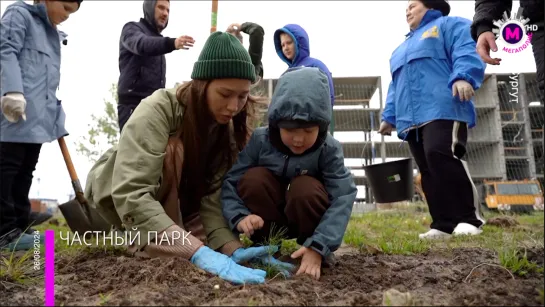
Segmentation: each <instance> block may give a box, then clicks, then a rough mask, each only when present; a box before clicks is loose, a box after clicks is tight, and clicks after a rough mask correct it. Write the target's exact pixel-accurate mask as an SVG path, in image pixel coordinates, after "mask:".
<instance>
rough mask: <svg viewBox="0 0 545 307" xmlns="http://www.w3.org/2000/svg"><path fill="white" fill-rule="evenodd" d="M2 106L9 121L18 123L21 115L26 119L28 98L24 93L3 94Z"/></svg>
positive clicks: (0, 102)
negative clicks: (26, 98)
mask: <svg viewBox="0 0 545 307" xmlns="http://www.w3.org/2000/svg"><path fill="white" fill-rule="evenodd" d="M0 106H1V107H2V113H3V114H4V116H5V117H6V118H7V120H8V121H10V122H12V123H16V122H18V121H19V117H22V118H23V120H26V114H25V109H26V100H25V97H24V96H23V94H21V93H13V92H12V93H7V94H6V95H5V96H2V99H1V101H0Z"/></svg>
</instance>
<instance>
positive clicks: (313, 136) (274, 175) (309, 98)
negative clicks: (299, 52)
mask: <svg viewBox="0 0 545 307" xmlns="http://www.w3.org/2000/svg"><path fill="white" fill-rule="evenodd" d="M329 93H330V91H329V84H328V78H327V76H326V75H325V74H324V73H322V72H321V71H320V70H319V69H318V68H313V67H304V68H302V67H300V68H292V69H289V70H288V71H287V72H286V73H285V74H284V75H282V77H281V78H280V79H279V80H278V84H277V86H276V88H275V91H274V94H273V97H272V102H271V105H270V107H269V113H268V116H269V126H268V127H260V128H257V129H256V130H255V131H254V133H253V134H252V136H251V138H250V141H249V142H248V145H246V147H245V148H244V149H243V150H242V152H241V153H240V154H239V156H238V159H237V162H236V164H235V165H234V166H233V167H232V169H231V170H230V171H229V172H228V173H227V174H226V177H225V180H224V183H223V187H222V205H223V214H224V216H225V218H226V219H227V221H228V223H229V225H230V227H231V229H232V230H233V231H234V232H235V233H245V234H246V235H247V236H248V237H250V239H251V240H252V241H253V242H254V243H260V242H263V241H264V240H265V239H267V238H268V237H269V235H270V230H271V226H272V223H274V226H275V227H277V226H280V227H285V229H287V233H286V235H287V236H286V237H287V238H297V243H298V244H299V245H302V247H301V248H300V249H299V250H298V251H296V252H295V253H293V254H292V258H299V257H301V256H302V260H301V266H300V268H299V270H298V272H297V274H301V273H306V274H310V275H311V276H314V277H315V278H319V276H320V271H321V264H322V262H323V260H325V259H330V258H329V257H330V256H333V255H332V253H333V252H334V251H335V250H336V249H337V248H339V246H340V245H341V243H342V238H343V236H344V233H345V231H346V227H347V224H348V220H349V218H350V215H351V213H352V206H353V204H354V200H355V198H356V194H357V189H356V185H355V183H354V180H353V177H352V174H351V173H350V171H349V170H348V169H347V168H346V167H345V165H344V155H343V152H342V147H341V144H340V143H339V141H337V140H336V139H334V138H333V137H332V136H331V134H329V133H328V131H327V129H328V125H329V122H330V119H331V105H330V96H329Z"/></svg>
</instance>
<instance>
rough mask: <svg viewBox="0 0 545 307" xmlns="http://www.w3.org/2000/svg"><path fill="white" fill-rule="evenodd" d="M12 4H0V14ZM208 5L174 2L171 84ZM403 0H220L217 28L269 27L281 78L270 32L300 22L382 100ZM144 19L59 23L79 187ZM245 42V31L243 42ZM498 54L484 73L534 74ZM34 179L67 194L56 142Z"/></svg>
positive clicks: (268, 45)
mask: <svg viewBox="0 0 545 307" xmlns="http://www.w3.org/2000/svg"><path fill="white" fill-rule="evenodd" d="M13 2H14V1H4V0H2V1H1V2H0V8H1V11H2V14H3V11H4V9H5V8H6V7H7V6H8V5H10V4H11V3H13ZM27 2H28V3H31V2H32V1H27ZM211 3H212V2H211V1H171V14H170V21H169V25H168V27H167V29H166V30H165V31H164V32H163V35H165V36H171V37H177V36H180V35H190V36H192V37H193V38H194V39H195V40H196V43H195V47H194V48H192V49H191V50H189V51H185V50H179V51H174V52H173V53H171V54H169V55H167V57H166V58H167V86H173V85H174V84H175V83H176V82H181V81H185V80H189V78H190V75H191V70H192V67H193V63H194V62H195V60H196V59H197V57H198V55H199V52H200V50H201V48H202V46H203V44H204V42H205V41H206V38H207V37H208V35H209V33H210V15H211ZM450 3H451V7H452V10H451V14H450V15H451V16H461V17H465V18H468V19H472V18H473V15H474V1H450ZM406 4H407V1H219V10H218V30H222V31H223V30H225V29H226V28H227V27H228V25H229V24H231V23H233V22H239V23H243V22H246V21H252V22H257V23H259V24H260V25H261V26H262V27H263V28H264V29H265V43H264V54H263V64H264V70H265V78H277V77H278V76H279V75H280V74H281V73H282V72H284V71H285V69H286V68H287V67H286V64H285V63H283V62H282V61H281V60H280V59H279V58H278V56H277V55H276V52H275V50H274V44H273V40H272V34H273V33H274V31H275V30H276V29H277V28H280V27H282V26H283V25H284V24H287V23H297V24H300V25H301V26H302V27H304V28H305V29H306V31H307V32H308V35H309V37H310V48H311V56H313V57H316V58H318V59H320V60H322V61H323V62H324V63H325V64H326V65H327V66H328V67H329V69H330V71H331V72H332V74H333V76H334V77H351V76H353V77H356V76H381V77H382V85H383V88H384V89H383V96H384V97H385V96H386V91H387V85H388V83H389V82H390V76H389V57H390V55H391V53H392V51H393V50H394V49H395V48H396V47H397V46H398V45H399V44H400V43H401V42H403V40H404V35H405V34H406V33H407V32H408V28H407V24H406V22H405V7H406ZM518 6H519V3H518V1H514V7H513V11H516V9H517V8H518ZM142 16H143V13H142V1H90V0H85V1H83V3H82V6H81V9H80V10H79V11H78V12H76V13H75V14H73V15H72V16H71V17H70V19H69V20H67V21H66V22H65V24H63V25H62V26H61V27H60V29H61V30H63V31H64V32H66V33H67V34H68V45H67V46H63V50H62V68H61V83H60V90H59V92H58V96H59V98H60V99H61V100H62V102H63V105H64V110H65V112H66V114H67V120H66V127H67V130H68V131H69V133H70V135H69V136H68V137H67V138H66V141H67V144H68V146H69V149H70V152H71V154H72V159H73V161H74V163H75V167H76V170H77V172H78V175H79V177H80V181H81V184H82V186H84V185H85V178H86V176H87V172H88V171H89V169H90V168H91V166H92V165H91V164H90V163H89V162H87V161H86V159H85V158H83V157H79V156H77V154H76V146H75V144H74V143H75V142H76V141H77V140H78V138H80V137H81V136H83V135H86V133H87V131H88V124H89V123H90V121H91V117H90V116H91V114H92V113H96V114H98V113H101V112H102V110H103V107H104V103H103V101H104V99H110V94H109V89H110V86H111V84H112V83H116V82H117V79H118V76H119V68H118V52H119V35H120V33H121V29H122V27H123V25H124V24H125V23H126V22H128V21H134V20H138V19H139V18H140V17H142ZM247 42H248V39H247V36H245V45H246V47H247ZM500 46H501V45H500ZM500 49H501V47H500ZM500 52H501V51H500ZM500 56H501V57H502V58H503V61H502V64H501V66H499V67H491V66H488V68H487V73H493V72H498V73H500V72H501V73H512V72H535V63H534V59H533V55H532V50H531V49H530V48H528V49H526V50H525V51H524V52H522V53H519V54H506V53H503V52H502V53H501V55H500ZM34 178H35V180H34V184H33V186H32V190H31V197H38V196H39V197H41V198H54V199H58V200H59V201H60V202H64V201H66V200H67V199H68V195H69V194H70V193H71V191H72V186H71V182H70V177H69V175H68V172H67V170H66V167H65V164H64V160H63V158H62V154H61V152H60V150H59V146H58V143H57V142H53V143H49V144H44V146H43V147H42V153H41V156H40V160H39V162H38V165H37V169H36V171H35V172H34ZM38 178H39V179H40V184H39V185H38V181H37V179H38Z"/></svg>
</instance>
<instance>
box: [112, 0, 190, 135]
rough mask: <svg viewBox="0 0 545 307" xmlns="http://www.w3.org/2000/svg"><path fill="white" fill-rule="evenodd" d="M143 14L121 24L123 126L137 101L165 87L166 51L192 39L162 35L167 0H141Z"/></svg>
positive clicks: (187, 44) (183, 47)
mask: <svg viewBox="0 0 545 307" xmlns="http://www.w3.org/2000/svg"><path fill="white" fill-rule="evenodd" d="M143 11H144V18H140V20H139V21H130V22H128V23H126V24H125V25H124V26H123V29H122V30H121V35H120V38H119V80H118V82H117V96H118V105H117V116H118V125H119V131H122V130H123V127H124V126H125V123H127V121H128V120H129V118H130V116H131V114H132V113H133V112H134V109H136V107H137V106H138V105H139V104H140V101H141V100H142V99H144V98H146V97H148V96H150V95H151V94H153V92H155V91H156V90H158V89H161V88H165V84H166V71H167V61H166V57H165V55H166V54H169V53H171V52H173V51H174V50H187V49H189V48H191V47H193V44H194V43H195V40H194V39H193V38H192V37H191V36H187V35H182V36H180V37H178V38H174V37H165V36H163V35H161V33H162V32H163V30H164V29H165V28H166V27H167V26H168V20H169V16H170V1H169V0H144V2H143Z"/></svg>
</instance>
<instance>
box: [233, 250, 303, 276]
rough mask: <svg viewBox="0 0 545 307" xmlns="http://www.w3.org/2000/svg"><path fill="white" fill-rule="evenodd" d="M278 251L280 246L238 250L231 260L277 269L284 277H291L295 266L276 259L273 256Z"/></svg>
mask: <svg viewBox="0 0 545 307" xmlns="http://www.w3.org/2000/svg"><path fill="white" fill-rule="evenodd" d="M277 251H278V246H270V245H269V246H259V247H250V248H239V249H237V250H236V251H235V252H234V253H233V255H232V256H231V259H233V261H234V262H236V263H243V262H257V263H260V264H262V265H270V266H273V267H275V268H276V269H277V270H278V271H280V273H282V274H283V275H284V276H286V277H289V276H290V275H291V272H292V271H293V270H294V269H295V265H293V264H291V263H287V262H282V261H280V260H278V259H275V258H274V257H273V256H272V255H273V254H274V253H276V252H277Z"/></svg>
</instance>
